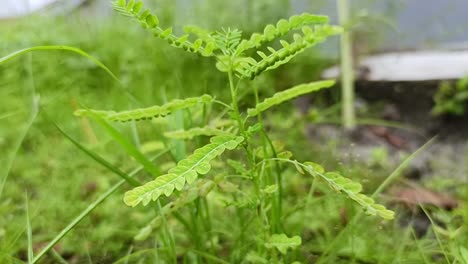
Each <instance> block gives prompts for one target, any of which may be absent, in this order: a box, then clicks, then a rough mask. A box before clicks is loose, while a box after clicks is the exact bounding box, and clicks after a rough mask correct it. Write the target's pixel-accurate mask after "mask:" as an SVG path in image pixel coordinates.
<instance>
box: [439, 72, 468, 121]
mask: <svg viewBox="0 0 468 264" xmlns="http://www.w3.org/2000/svg"><path fill="white" fill-rule="evenodd" d="M434 102H435V106H434V107H433V108H432V113H433V114H435V115H443V114H452V115H458V116H460V115H463V114H464V113H465V111H466V104H467V102H468V77H465V78H462V79H460V80H458V81H457V82H456V83H455V84H452V83H451V82H442V83H441V84H440V86H439V89H438V90H437V92H436V94H435V95H434Z"/></svg>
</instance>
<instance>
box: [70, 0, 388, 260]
mask: <svg viewBox="0 0 468 264" xmlns="http://www.w3.org/2000/svg"><path fill="white" fill-rule="evenodd" d="M114 8H115V9H116V10H117V11H118V12H119V13H120V14H123V15H124V16H126V17H129V18H131V19H132V20H134V21H136V22H137V23H139V24H140V25H141V26H142V27H143V28H144V29H146V30H148V31H150V32H151V33H152V34H153V35H154V36H155V37H157V38H160V39H162V40H164V41H166V42H167V43H168V44H169V45H171V46H173V47H175V48H179V49H182V50H185V51H187V52H189V53H195V54H198V55H201V56H204V57H214V58H215V59H216V68H217V69H218V70H219V71H221V72H223V73H225V74H226V76H227V85H226V86H227V87H228V89H229V92H230V95H231V101H230V103H226V102H222V101H218V100H216V99H215V98H214V97H213V96H210V95H207V94H205V95H202V96H199V97H192V98H186V99H177V100H174V101H170V102H168V103H166V104H162V105H159V106H153V107H149V108H140V109H135V110H127V111H121V112H115V111H102V110H93V109H81V110H78V111H76V112H75V113H76V115H78V116H83V117H90V118H92V119H94V120H96V121H97V122H98V123H99V124H100V125H101V126H102V127H103V128H104V129H105V130H106V131H107V132H108V133H109V135H110V136H111V137H112V138H113V139H114V140H115V141H116V142H117V143H119V144H120V145H121V146H122V147H123V149H124V150H126V152H127V153H128V154H129V155H130V156H132V157H133V158H134V159H135V160H136V161H138V162H139V163H140V164H141V165H142V166H143V167H144V168H145V170H146V171H147V172H148V173H149V174H151V175H152V177H155V179H154V180H152V181H149V182H146V183H144V184H142V185H141V186H138V187H135V188H134V189H132V190H130V191H128V192H126V193H125V196H124V202H125V204H127V205H128V206H132V207H135V206H137V205H139V204H142V205H144V206H150V207H151V208H152V209H153V211H154V212H155V213H156V217H155V218H154V220H153V221H151V223H150V224H149V225H148V226H147V227H145V228H144V229H143V230H142V232H140V234H139V235H138V238H139V239H140V240H141V239H145V238H147V237H148V236H151V235H152V234H154V233H153V231H154V230H155V229H160V230H161V232H159V234H160V235H159V239H158V240H157V241H158V247H157V249H156V250H157V251H159V249H160V252H159V253H161V254H162V255H164V258H165V259H166V260H167V261H169V262H173V263H176V262H177V258H178V257H180V253H178V252H180V251H182V252H184V253H185V257H184V259H185V260H187V261H188V260H190V259H197V260H198V261H201V262H208V263H209V262H216V260H217V259H218V258H217V257H215V256H226V257H228V258H229V259H230V261H231V262H235V263H238V262H241V261H250V262H265V263H276V262H293V261H295V260H300V259H301V258H300V257H298V255H297V253H298V252H299V251H298V250H299V248H300V246H301V244H302V240H301V238H300V235H301V234H297V233H293V234H291V233H290V231H289V230H287V229H286V228H285V227H284V220H285V217H287V215H286V214H285V209H289V208H285V207H284V204H285V200H286V199H288V197H287V196H286V195H285V192H284V187H285V186H284V185H285V183H286V182H287V180H286V179H285V177H284V176H285V174H286V170H287V166H285V165H287V164H289V165H291V167H292V168H295V171H296V174H299V175H304V176H311V177H312V178H314V179H319V180H322V181H324V182H325V183H326V184H327V186H328V187H330V188H331V189H332V190H333V191H336V192H338V193H341V194H343V195H345V196H346V197H348V198H350V199H351V200H353V201H354V202H356V203H357V204H358V205H359V206H361V207H362V208H363V209H364V210H365V211H366V213H368V214H370V215H378V216H380V217H382V218H384V219H392V218H393V216H394V213H393V212H392V211H390V210H388V209H386V208H385V207H384V206H383V205H380V204H376V203H375V202H374V200H373V199H372V198H370V197H368V196H366V195H364V194H362V193H361V191H362V186H361V185H360V184H359V183H356V182H354V181H352V180H350V179H348V178H346V177H344V176H342V175H341V174H339V173H337V172H326V171H325V169H324V168H323V167H322V166H321V165H319V164H316V163H313V162H299V161H297V160H295V159H292V156H293V154H292V153H291V152H289V151H288V150H286V149H285V148H284V146H282V145H281V144H278V142H277V141H274V140H272V139H271V138H270V136H269V135H268V133H267V130H266V128H265V124H264V122H263V117H262V115H263V114H264V112H266V111H267V110H270V109H271V108H273V107H274V106H276V105H279V104H281V103H284V102H286V101H288V100H291V99H293V98H295V97H298V96H300V95H303V94H308V93H312V92H315V91H318V90H320V89H325V88H329V87H331V86H333V85H334V81H331V80H327V81H320V82H312V83H308V84H301V85H297V86H295V87H293V88H290V89H287V90H285V91H282V92H279V93H276V94H275V95H273V96H272V97H269V98H266V99H264V100H263V101H262V102H260V99H259V94H258V91H257V90H256V89H253V91H247V93H251V92H253V93H254V96H255V98H256V100H255V101H256V103H255V105H254V106H253V107H251V108H249V109H247V110H246V111H245V109H244V108H243V107H242V105H243V104H244V102H243V101H242V99H241V97H240V95H241V93H242V92H245V91H241V89H242V88H243V87H249V86H248V85H245V82H247V81H248V80H249V79H250V80H253V79H255V78H256V77H258V76H259V75H261V74H262V73H264V72H266V71H270V70H273V69H275V68H278V67H279V66H281V65H284V64H286V63H288V62H289V61H290V60H291V59H292V58H294V57H295V56H296V55H298V54H300V53H302V52H303V51H305V50H306V49H307V48H310V47H312V46H314V45H316V44H318V43H320V42H323V41H324V40H325V39H327V38H328V37H329V36H332V35H336V34H339V33H340V32H341V28H339V27H336V26H331V25H329V24H328V18H327V17H325V16H315V15H310V14H302V15H297V16H292V17H291V18H290V19H289V20H285V19H282V20H280V21H278V23H277V24H276V25H267V26H266V27H265V28H264V31H263V33H254V34H252V35H251V36H250V38H247V39H243V38H242V32H241V31H240V30H237V29H230V28H227V29H222V30H220V31H213V32H212V31H208V30H205V29H202V28H198V27H194V26H191V27H187V28H186V29H185V30H186V34H185V35H182V36H177V35H175V34H173V30H172V28H171V27H168V28H163V27H162V26H161V25H160V23H159V19H158V17H157V16H156V15H154V14H153V13H152V12H151V11H150V10H149V9H145V8H144V6H143V3H142V2H139V1H133V0H131V1H129V2H126V1H125V0H119V1H116V2H114ZM291 34H292V40H289V41H287V39H289V38H290V37H289V36H290V35H291ZM270 42H275V43H274V44H279V46H278V48H273V47H272V46H270V45H267V43H270ZM253 87H254V88H255V85H253ZM219 89H222V87H220V88H219ZM218 107H219V108H220V110H219V112H217V111H218ZM214 113H217V115H215V114H214ZM213 116H214V117H213ZM226 116H227V117H226ZM155 117H158V118H161V117H165V118H166V119H167V120H168V122H169V123H170V124H171V126H170V127H172V128H175V130H172V131H166V132H165V133H163V135H172V136H170V138H169V139H164V138H161V141H163V143H164V144H165V145H166V146H168V149H169V151H170V154H171V155H170V156H171V157H172V159H173V162H175V163H176V165H175V166H173V167H172V168H170V169H169V170H168V172H167V173H162V172H161V169H160V167H161V166H156V165H155V164H154V163H152V162H151V161H150V160H149V159H148V158H146V156H145V155H144V154H143V153H141V151H140V150H139V149H138V148H137V147H136V146H135V145H134V144H132V143H131V142H129V141H128V140H127V139H126V138H125V137H124V136H123V135H122V134H121V133H120V132H119V131H118V130H117V129H116V128H114V127H113V126H112V125H110V124H109V122H112V121H114V122H128V121H131V122H135V121H140V120H151V119H154V118H155ZM219 123H222V124H223V125H217V124H219ZM132 124H133V123H132ZM135 131H136V130H135ZM174 134H176V135H178V136H176V137H174ZM135 136H136V138H138V137H137V134H135ZM206 136H209V137H211V138H210V139H209V140H206V138H204V137H206ZM191 138H195V140H191V141H185V139H191ZM190 145H200V146H201V147H198V148H195V150H194V151H193V154H191V155H185V148H186V146H190ZM226 157H231V159H227V158H226ZM210 172H211V173H210ZM208 173H210V174H209V175H208ZM201 175H207V176H205V177H200V176H201ZM314 182H315V180H314ZM314 185H315V184H314ZM311 190H312V191H311V194H313V192H314V191H313V188H312V189H311ZM310 197H311V195H309V198H308V200H309V199H310ZM309 202H310V201H309ZM309 202H308V203H309ZM223 207H224V210H225V211H226V215H225V217H228V218H231V217H233V218H235V219H236V221H235V222H237V225H238V226H237V227H235V226H231V227H226V226H224V228H222V230H225V229H227V230H228V231H227V232H226V231H224V232H226V233H221V234H220V233H219V231H217V229H219V228H220V226H222V225H223V222H222V221H223V220H222V219H214V218H213V216H211V212H212V210H213V209H215V210H221V209H222V208H223ZM169 217H170V218H169ZM217 217H219V215H217ZM215 220H221V223H220V222H219V221H215ZM174 221H175V222H178V223H179V224H180V225H181V226H182V227H183V228H184V229H185V232H188V233H189V234H190V235H189V236H180V234H179V233H177V232H175V230H174V228H175V226H174ZM252 232H255V233H256V235H255V236H252V235H251V234H252ZM175 241H180V242H179V243H175ZM184 241H185V242H186V243H189V245H192V246H187V247H183V246H182V245H183V244H184ZM159 253H158V256H159ZM159 257H161V256H159Z"/></svg>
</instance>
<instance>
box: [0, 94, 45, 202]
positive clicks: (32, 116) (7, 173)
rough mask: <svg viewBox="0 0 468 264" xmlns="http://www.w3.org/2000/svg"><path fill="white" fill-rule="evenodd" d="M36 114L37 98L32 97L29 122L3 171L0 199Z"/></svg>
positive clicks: (37, 107) (0, 181)
mask: <svg viewBox="0 0 468 264" xmlns="http://www.w3.org/2000/svg"><path fill="white" fill-rule="evenodd" d="M38 112H39V96H34V98H33V104H32V109H31V114H30V117H29V120H28V122H27V123H26V127H25V128H24V130H23V131H22V132H21V133H20V136H19V137H18V139H17V141H16V142H15V143H14V146H13V152H12V154H11V157H10V158H9V160H8V161H7V165H6V169H4V170H3V171H4V175H3V177H2V179H1V180H0V198H1V197H2V194H3V188H5V183H6V181H7V179H8V176H9V175H10V171H11V168H12V167H13V162H14V161H15V157H16V155H17V154H18V151H19V149H20V148H21V144H22V143H23V140H24V139H25V137H26V135H27V134H28V131H29V129H30V128H31V126H32V124H33V123H34V120H36V117H37V113H38Z"/></svg>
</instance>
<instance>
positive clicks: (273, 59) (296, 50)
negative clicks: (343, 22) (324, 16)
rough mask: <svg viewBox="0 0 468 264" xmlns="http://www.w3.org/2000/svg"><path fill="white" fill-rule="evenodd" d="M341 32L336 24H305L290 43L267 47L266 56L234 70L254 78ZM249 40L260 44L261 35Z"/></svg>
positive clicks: (242, 44) (243, 44) (240, 45)
mask: <svg viewBox="0 0 468 264" xmlns="http://www.w3.org/2000/svg"><path fill="white" fill-rule="evenodd" d="M341 32H342V28H340V27H337V26H331V25H316V26H314V27H313V28H310V27H307V26H305V27H303V28H302V33H303V34H302V35H300V34H294V39H293V41H292V42H291V43H287V42H285V41H283V43H282V46H283V47H282V48H281V49H278V50H275V49H272V48H271V47H267V49H268V50H269V51H270V54H269V55H267V56H266V57H265V56H263V55H262V57H261V59H260V60H259V61H256V60H255V59H253V58H252V59H253V61H255V62H252V61H249V62H245V63H242V64H240V66H237V67H236V68H235V70H236V72H237V73H238V75H239V77H246V78H250V79H254V78H255V77H256V76H258V75H260V74H261V73H263V72H265V71H268V70H272V69H276V68H278V67H279V66H281V65H283V64H285V63H287V62H289V61H290V60H291V59H292V58H293V57H295V56H296V55H298V54H300V53H302V52H303V51H304V50H306V49H307V48H310V47H313V46H315V45H316V44H318V43H320V42H323V41H325V39H327V38H328V37H329V36H332V35H336V34H340V33H341ZM257 39H258V40H257ZM251 41H255V42H256V43H257V42H258V43H259V44H261V43H262V37H261V36H260V37H258V35H255V40H251ZM245 45H246V44H245V42H241V43H240V44H239V47H242V46H245Z"/></svg>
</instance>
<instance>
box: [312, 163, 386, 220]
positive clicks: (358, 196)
mask: <svg viewBox="0 0 468 264" xmlns="http://www.w3.org/2000/svg"><path fill="white" fill-rule="evenodd" d="M307 171H308V172H309V173H310V174H311V175H313V176H316V175H318V176H319V177H321V178H322V179H323V180H325V181H326V182H327V183H328V186H329V187H330V188H331V189H332V190H334V191H337V192H340V193H343V194H345V195H346V196H348V197H349V198H350V199H352V200H353V201H355V202H356V203H358V204H359V205H360V206H361V207H362V208H363V209H364V211H365V212H366V213H367V214H368V215H374V216H375V215H378V216H380V217H382V218H384V219H388V220H391V219H393V218H394V217H395V213H394V212H393V211H391V210H388V209H387V208H385V206H383V205H381V204H376V203H375V201H374V199H372V198H370V197H368V196H366V195H365V194H362V193H361V191H362V186H361V184H359V183H357V182H354V181H352V180H351V179H348V178H345V177H343V176H341V175H340V174H338V173H336V172H327V173H318V172H317V171H314V170H311V169H310V167H307Z"/></svg>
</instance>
